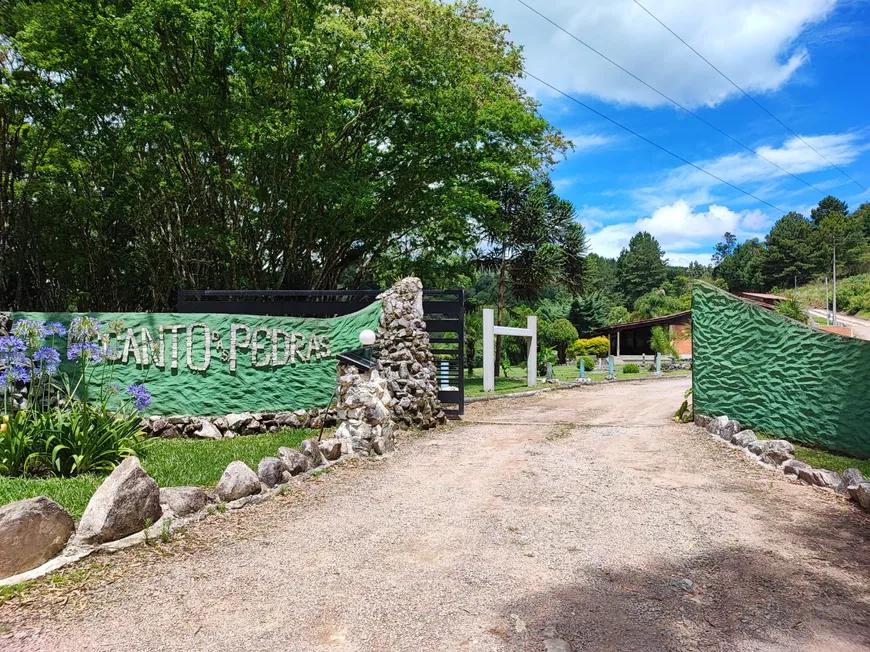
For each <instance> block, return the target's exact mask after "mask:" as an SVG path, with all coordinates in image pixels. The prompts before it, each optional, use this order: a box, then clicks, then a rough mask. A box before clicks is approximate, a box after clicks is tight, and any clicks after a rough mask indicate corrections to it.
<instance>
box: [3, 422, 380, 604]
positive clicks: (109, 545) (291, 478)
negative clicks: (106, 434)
mask: <svg viewBox="0 0 870 652" xmlns="http://www.w3.org/2000/svg"><path fill="white" fill-rule="evenodd" d="M305 442H310V443H309V444H308V446H303V444H305ZM305 442H302V443H300V448H302V449H303V450H302V451H300V450H298V449H295V448H293V449H285V448H283V447H282V448H281V449H279V453H278V457H277V458H276V457H266V458H264V459H263V460H261V462H260V464H258V470H257V471H254V470H253V469H251V468H250V467H248V466H247V465H246V464H244V462H240V461H238V460H236V461H233V462H230V464H229V465H228V466H227V470H225V471H224V475H223V476H222V478H221V482H223V481H224V480H225V478H226V477H227V474H228V473H235V472H238V471H241V473H243V474H244V473H245V471H244V470H243V469H241V468H240V466H239V465H241V466H243V467H245V468H246V469H247V471H248V472H250V473H251V474H253V475H254V477H256V478H257V483H256V487H255V486H254V485H253V484H252V483H247V485H246V488H245V489H243V490H242V491H241V492H242V493H243V494H245V495H241V496H240V497H239V498H236V499H235V500H232V501H227V502H224V501H221V500H220V498H219V495H218V489H219V487H220V482H219V483H218V486H216V487H214V488H213V489H210V490H205V489H200V488H191V487H164V488H163V489H162V491H167V490H183V489H200V491H202V492H203V493H204V494H205V505H204V506H203V507H201V508H200V509H198V510H196V511H194V512H193V513H190V514H188V515H183V516H182V515H178V514H176V513H175V512H174V511H173V510H172V509H171V508H170V507H169V505H167V504H166V502H164V496H163V495H162V494H161V499H160V503H161V505H160V507H161V512H162V513H161V516H160V517H159V518H158V519H157V520H156V521H155V522H154V523H152V524H150V525H148V526H147V527H144V528H143V529H141V530H140V531H138V532H135V533H133V534H130V535H128V536H125V537H123V538H119V539H116V540H113V541H105V542H102V543H92V542H89V541H86V540H84V539H82V538H81V537H80V536H79V535H78V534H77V533H74V534H73V536H72V537H71V538H70V539H69V541H68V542H67V544H66V546H65V547H64V548H63V550H61V551H60V553H59V554H58V555H57V556H55V557H53V558H52V559H49V560H48V561H47V562H45V563H43V564H42V565H41V566H37V567H36V568H32V569H30V570H27V571H23V572H21V573H18V574H16V575H11V576H9V577H5V578H3V579H0V587H3V586H13V585H15V584H20V583H22V582H28V581H32V580H35V579H38V578H40V577H43V576H45V575H47V574H48V573H51V572H54V571H56V570H60V569H61V568H63V567H64V566H68V565H69V564H72V563H74V562H77V561H79V560H81V559H84V558H85V557H88V556H89V555H92V554H93V553H95V552H109V553H112V552H117V551H119V550H125V549H127V548H131V547H133V546H138V545H141V544H143V543H146V542H148V541H150V540H154V539H159V538H160V537H161V536H163V535H164V532H166V533H169V534H172V533H174V532H176V531H178V530H179V529H181V528H184V527H186V526H188V525H191V524H193V523H196V522H198V521H201V520H202V519H204V518H205V517H207V516H209V515H211V514H213V513H215V512H217V511H223V510H224V509H232V510H236V509H242V508H245V507H248V506H251V505H258V504H260V503H262V502H264V501H266V500H269V499H271V498H272V497H274V496H276V495H281V494H283V493H284V492H285V491H286V490H287V487H288V486H291V485H293V486H295V487H299V486H301V485H302V483H303V482H304V481H305V480H306V479H308V478H311V477H313V476H315V475H318V474H320V473H323V472H324V471H325V470H326V469H329V468H331V467H333V466H336V465H338V464H343V463H345V462H347V461H348V460H351V459H362V458H363V456H361V455H357V454H355V453H354V452H353V451H352V450H349V451H347V452H346V453H345V452H344V451H342V450H341V448H342V447H341V441H340V440H338V439H335V438H329V439H324V440H322V441H320V442H317V441H316V439H308V440H305ZM285 450H286V451H292V452H293V453H295V454H297V455H298V456H299V457H301V458H303V459H304V460H305V463H304V464H298V465H296V466H295V467H294V468H292V469H291V468H290V466H288V464H287V461H289V460H285V458H284V457H282V455H281V453H282V452H284V451H285ZM336 452H338V456H336ZM389 456H390V454H389V453H384V454H382V455H371V456H366V457H367V459H376V460H381V459H385V458H387V457H389ZM127 459H128V460H135V465H137V466H138V460H137V459H136V458H127ZM272 460H279V461H280V464H281V466H283V471H285V472H284V473H281V475H280V477H279V478H278V481H277V482H275V484H273V485H272V486H269V485H270V484H271V481H270V482H269V483H267V482H264V476H265V473H266V469H267V468H271V469H272V470H274V467H275V466H276V465H275V464H274V462H272ZM266 461H269V463H267V464H266V465H265V466H264V464H263V462H266ZM118 468H120V467H116V470H117V469H118ZM279 468H280V467H279ZM231 469H232V470H231ZM260 471H262V472H260ZM113 475H115V476H116V474H115V472H114V471H113V472H112V474H110V475H109V476H108V477H107V478H106V479H105V480H104V481H103V484H106V483H107V482H109V481H110V480H111V479H112V477H113ZM116 477H117V476H116ZM146 477H148V478H149V479H150V476H147V475H146ZM248 479H249V477H248ZM266 479H267V480H274V479H275V478H274V476H272V477H271V478H269V477H267V478H266ZM100 486H101V487H102V486H103V485H100ZM234 487H238V485H234ZM94 495H95V496H96V493H95V494H94ZM17 502H22V501H17ZM92 502H93V497H92V499H91V501H90V502H88V507H87V508H86V509H85V514H87V513H88V510H90V509H91V508H92ZM9 504H10V505H13V504H15V503H9ZM221 505H222V506H223V507H220V506H221ZM82 518H84V515H83V517H82ZM80 524H81V520H80V521H79V525H80Z"/></svg>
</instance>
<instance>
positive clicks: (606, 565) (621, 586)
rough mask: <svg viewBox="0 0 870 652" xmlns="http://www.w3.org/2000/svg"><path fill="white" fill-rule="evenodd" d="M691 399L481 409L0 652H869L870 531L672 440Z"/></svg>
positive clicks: (525, 401)
mask: <svg viewBox="0 0 870 652" xmlns="http://www.w3.org/2000/svg"><path fill="white" fill-rule="evenodd" d="M688 384H689V380H688V379H673V380H664V381H656V382H652V383H621V384H616V385H611V386H598V387H588V388H579V389H573V390H567V391H563V392H551V393H547V394H541V395H538V396H533V397H528V398H522V399H506V400H503V401H493V402H489V403H478V404H475V405H473V406H470V408H469V410H468V413H467V415H466V418H465V420H464V422H463V423H461V424H455V425H452V426H449V427H447V428H444V429H441V430H438V431H436V432H432V433H428V434H426V435H423V436H419V437H414V438H410V439H407V440H405V441H404V442H402V445H401V446H400V449H399V452H398V453H397V454H396V455H395V456H393V457H392V458H391V459H389V460H386V461H382V462H363V463H356V464H348V465H346V466H344V467H342V468H339V469H337V470H336V471H334V472H333V473H330V474H328V475H325V476H322V477H320V478H318V479H316V480H313V481H310V482H306V483H305V484H304V485H303V486H302V487H301V488H300V489H298V490H295V491H294V492H293V493H292V494H291V495H289V496H286V497H282V498H278V499H275V500H273V501H270V502H268V503H265V504H263V505H260V506H257V507H254V508H251V509H247V510H242V511H240V512H235V513H226V514H219V515H215V516H213V517H210V518H209V519H207V520H206V521H204V522H202V523H200V524H198V525H196V526H194V527H192V528H191V529H190V530H189V531H188V533H187V534H186V535H185V536H184V537H182V538H181V539H180V540H178V541H175V542H173V543H170V544H167V545H155V546H152V547H149V548H142V549H139V550H137V551H134V552H127V553H119V554H118V555H115V556H112V557H109V556H103V557H98V558H96V559H93V560H90V561H88V562H85V563H83V564H81V565H80V566H79V567H78V568H77V569H73V570H72V571H68V572H67V573H65V574H63V575H62V576H61V579H60V580H55V581H54V582H44V583H42V584H41V585H40V586H39V587H37V588H36V589H34V590H32V591H30V592H28V593H27V594H25V596H24V597H23V598H21V599H18V600H13V601H12V602H9V603H7V604H6V605H4V606H3V607H0V634H2V636H0V649H4V650H7V649H8V650H47V651H52V652H53V651H65V650H75V651H85V650H232V651H233V652H239V651H242V650H291V651H296V650H300V651H301V650H320V649H323V650H336V651H356V650H360V651H362V650H387V651H394V650H395V651H402V650H408V651H412V650H413V651H415V652H416V651H421V650H446V651H453V650H457V651H458V650H493V651H495V650H522V651H525V650H530V651H531V650H535V651H550V652H564V651H565V650H573V651H578V650H602V651H613V652H617V651H619V652H624V651H629V650H638V651H641V650H642V651H649V650H674V651H676V650H680V651H682V650H711V651H713V650H715V651H717V652H719V651H722V650H745V651H753V652H762V651H765V652H767V651H774V650H776V651H781V650H795V651H797V650H801V651H802V652H813V651H818V652H821V651H824V652H833V651H840V650H842V651H852V650H855V651H857V650H870V590H868V578H870V564H868V552H867V551H868V538H870V518H868V516H867V515H865V514H864V513H862V512H860V511H859V510H857V509H856V508H854V507H853V506H852V505H850V504H848V503H846V502H845V501H843V500H842V499H840V498H839V497H837V496H835V495H833V494H830V493H827V492H823V491H821V490H816V489H811V488H808V487H803V486H796V485H793V484H790V483H789V482H787V481H786V480H785V479H784V478H783V477H782V476H781V475H779V474H777V473H776V472H774V471H771V470H768V469H765V468H762V467H760V466H757V465H756V464H754V463H752V462H751V461H749V460H748V459H746V458H745V457H744V455H743V453H742V452H739V451H735V450H734V449H731V448H729V447H728V446H727V445H725V444H724V443H721V442H718V441H715V440H713V439H712V438H710V437H709V436H708V435H707V434H706V433H704V432H703V431H701V430H699V429H697V428H695V427H693V426H691V425H684V426H681V425H677V424H674V423H672V422H670V421H669V418H668V417H669V415H670V413H672V412H673V410H674V409H675V408H676V406H677V404H678V403H679V402H680V401H681V400H682V392H683V390H684V389H685V388H686V387H687V386H688ZM4 632H5V633H4Z"/></svg>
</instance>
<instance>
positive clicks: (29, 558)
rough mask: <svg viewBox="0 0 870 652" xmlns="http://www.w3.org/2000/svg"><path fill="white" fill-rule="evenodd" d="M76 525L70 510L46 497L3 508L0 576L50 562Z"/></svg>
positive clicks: (0, 538) (0, 530)
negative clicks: (68, 511) (69, 512)
mask: <svg viewBox="0 0 870 652" xmlns="http://www.w3.org/2000/svg"><path fill="white" fill-rule="evenodd" d="M74 528H75V524H74V523H73V520H72V517H71V516H70V515H69V514H68V513H67V511H66V510H65V509H64V508H63V507H61V506H60V505H58V504H57V503H56V502H54V501H53V500H50V499H48V498H45V497H44V496H39V497H37V498H28V499H27V500H19V501H17V502H14V503H9V504H8V505H4V506H3V507H0V578H5V577H10V576H12V575H17V574H18V573H23V572H25V571H29V570H31V569H33V568H37V567H38V566H41V565H42V564H44V563H45V562H47V561H48V560H49V559H51V558H52V557H54V556H55V555H56V554H57V553H58V552H60V551H61V550H62V549H63V547H64V546H65V545H66V542H67V540H68V539H69V537H70V535H71V534H72V533H73V529H74Z"/></svg>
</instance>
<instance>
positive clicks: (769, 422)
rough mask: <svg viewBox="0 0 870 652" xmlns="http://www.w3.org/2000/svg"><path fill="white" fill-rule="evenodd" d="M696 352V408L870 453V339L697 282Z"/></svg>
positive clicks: (817, 442) (791, 435) (804, 439)
mask: <svg viewBox="0 0 870 652" xmlns="http://www.w3.org/2000/svg"><path fill="white" fill-rule="evenodd" d="M692 357H693V359H694V362H693V384H694V403H695V411H696V412H697V413H700V414H707V415H711V416H720V415H726V416H728V417H729V418H731V419H737V420H738V421H740V422H741V424H743V425H744V426H745V427H747V428H755V429H761V430H764V431H766V432H769V433H771V434H774V435H776V436H779V437H784V438H787V439H792V440H795V441H799V442H804V443H806V444H809V445H812V446H816V447H819V448H826V449H829V450H832V451H838V452H842V453H846V454H848V455H852V456H854V457H861V458H870V342H865V341H863V340H857V339H852V338H847V337H842V336H839V335H833V334H830V333H825V332H824V331H820V330H818V329H815V328H812V327H810V326H808V325H805V324H800V323H798V322H796V321H793V320H791V319H788V318H786V317H783V316H782V315H780V314H778V313H776V312H774V311H772V310H768V309H765V308H762V307H760V306H756V305H752V304H749V303H747V302H745V301H742V300H740V299H737V298H736V297H734V296H733V295H731V294H728V293H727V292H724V291H722V290H720V289H718V288H716V287H713V286H711V285H708V284H705V283H696V284H695V286H694V289H693V292H692Z"/></svg>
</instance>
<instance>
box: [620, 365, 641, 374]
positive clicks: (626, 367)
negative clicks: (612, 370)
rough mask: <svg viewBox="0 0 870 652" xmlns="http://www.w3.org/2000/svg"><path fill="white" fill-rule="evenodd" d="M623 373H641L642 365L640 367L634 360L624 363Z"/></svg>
mask: <svg viewBox="0 0 870 652" xmlns="http://www.w3.org/2000/svg"><path fill="white" fill-rule="evenodd" d="M622 373H624V374H639V373H640V367H638V366H637V365H636V364H634V363H633V362H629V363H628V364H626V365H623V367H622Z"/></svg>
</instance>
